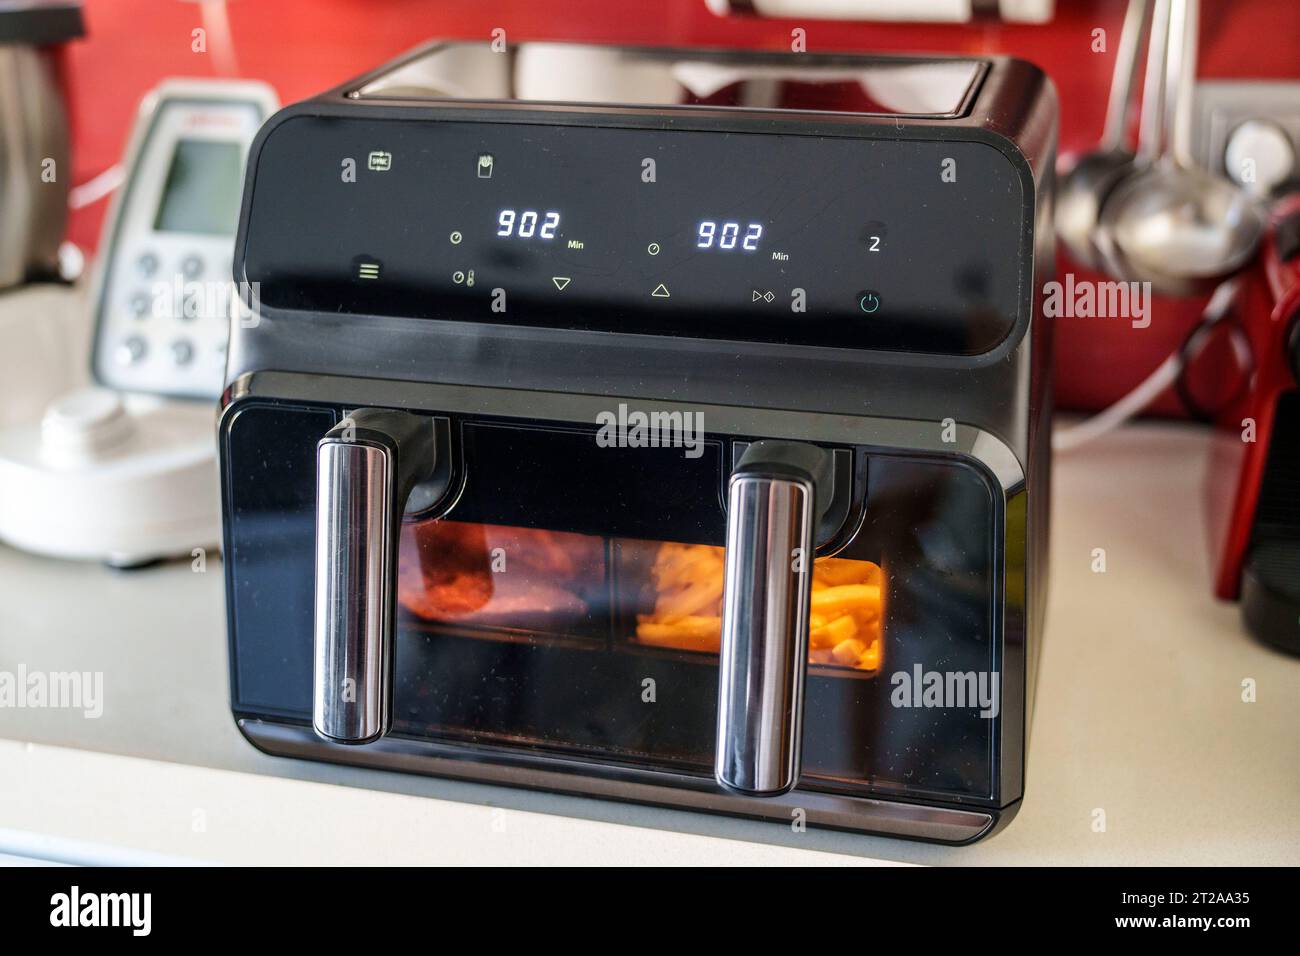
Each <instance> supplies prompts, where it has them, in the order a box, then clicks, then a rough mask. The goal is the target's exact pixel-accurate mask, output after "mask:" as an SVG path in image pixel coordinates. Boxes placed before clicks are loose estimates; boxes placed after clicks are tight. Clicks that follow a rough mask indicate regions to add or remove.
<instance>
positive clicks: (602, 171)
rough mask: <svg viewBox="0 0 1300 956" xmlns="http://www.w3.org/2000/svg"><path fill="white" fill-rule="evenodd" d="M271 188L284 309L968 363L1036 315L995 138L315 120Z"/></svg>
mask: <svg viewBox="0 0 1300 956" xmlns="http://www.w3.org/2000/svg"><path fill="white" fill-rule="evenodd" d="M349 164H351V166H349ZM349 169H352V170H353V172H352V173H351V174H349ZM256 177H257V178H256V188H255V192H254V202H253V206H252V208H251V213H250V222H249V229H248V237H247V245H246V248H245V250H244V254H245V272H246V275H247V278H248V279H249V280H251V281H258V282H260V283H261V301H262V302H263V303H264V304H266V305H269V306H272V307H276V308H291V309H309V310H314V311H322V312H330V313H337V312H345V313H355V314H358V315H366V314H371V315H374V314H379V315H401V316H416V317H427V318H437V319H452V320H463V321H474V322H490V323H499V324H507V325H529V326H551V327H557V328H571V329H584V330H601V331H609V332H634V333H644V334H657V335H671V336H691V337H702V338H715V339H736V340H749V341H764V342H780V343H792V344H808V345H824V346H832V347H851V348H881V349H908V350H917V351H927V352H950V353H951V352H955V353H959V354H973V353H978V352H982V351H986V350H988V349H990V348H992V347H993V346H994V345H996V344H997V343H998V342H999V341H1000V340H1001V339H1002V338H1004V337H1005V336H1006V335H1007V333H1008V332H1009V331H1010V330H1011V328H1012V326H1013V325H1014V324H1015V321H1016V317H1017V314H1018V312H1019V310H1020V309H1021V308H1022V291H1023V289H1024V282H1023V275H1022V270H1023V268H1024V265H1025V263H1027V262H1028V253H1027V250H1026V243H1027V241H1028V240H1027V237H1028V236H1029V235H1030V233H1031V230H1030V220H1031V217H1032V209H1031V208H1030V207H1031V205H1032V204H1030V207H1027V205H1026V201H1025V200H1026V197H1025V195H1024V191H1023V188H1022V185H1021V181H1020V179H1019V173H1018V171H1017V170H1016V169H1015V167H1014V166H1013V165H1012V164H1011V163H1010V161H1009V160H1008V159H1007V158H1006V157H1005V156H1004V155H1003V154H1002V153H1000V152H999V151H998V150H996V149H994V148H992V147H990V146H987V145H985V144H982V143H975V142H956V141H948V142H940V141H937V140H933V141H919V140H908V139H903V138H897V137H895V138H874V139H862V138H857V137H850V136H812V135H791V134H785V135H781V134H774V133H734V132H731V133H729V132H719V131H694V130H689V131H688V130H677V129H636V128H614V127H595V126H560V125H542V124H523V123H472V122H455V121H447V122H443V121H430V120H423V121H417V120H411V121H382V120H374V119H369V118H358V119H356V120H351V121H341V120H339V119H328V120H326V119H319V118H315V117H300V118H295V119H292V120H289V121H287V122H286V123H285V124H283V125H282V126H281V127H280V128H278V129H277V130H276V131H275V132H274V133H273V134H272V135H271V136H270V137H269V138H268V139H267V140H266V143H265V145H264V147H263V150H262V153H261V155H260V157H259V160H258V168H257V171H256Z"/></svg>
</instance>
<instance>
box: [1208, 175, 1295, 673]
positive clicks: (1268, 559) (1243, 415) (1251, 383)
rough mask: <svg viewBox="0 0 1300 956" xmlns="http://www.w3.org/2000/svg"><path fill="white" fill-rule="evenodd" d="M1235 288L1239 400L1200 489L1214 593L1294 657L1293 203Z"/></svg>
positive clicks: (1279, 214) (1285, 205) (1222, 420)
mask: <svg viewBox="0 0 1300 956" xmlns="http://www.w3.org/2000/svg"><path fill="white" fill-rule="evenodd" d="M1239 283H1240V289H1239V292H1238V294H1237V297H1236V303H1235V306H1234V309H1233V316H1232V318H1233V325H1232V326H1231V328H1232V331H1233V332H1235V333H1236V334H1237V336H1238V337H1239V338H1240V339H1241V340H1244V343H1245V349H1244V350H1242V351H1244V353H1245V355H1246V356H1247V360H1246V362H1245V363H1244V364H1243V366H1242V367H1241V368H1239V370H1238V376H1237V377H1239V378H1240V379H1241V380H1242V381H1244V383H1245V385H1246V393H1245V396H1244V398H1243V399H1241V400H1238V401H1234V402H1232V403H1231V404H1230V406H1229V409H1228V411H1227V412H1225V413H1222V414H1220V415H1219V416H1218V421H1219V434H1218V436H1217V437H1216V440H1215V443H1214V444H1213V446H1212V454H1211V466H1210V470H1209V472H1208V473H1207V481H1206V501H1207V506H1208V515H1209V529H1210V546H1211V554H1212V555H1213V557H1214V565H1213V566H1214V590H1215V593H1216V594H1217V595H1218V596H1219V597H1221V598H1224V599H1226V600H1236V599H1240V601H1241V609H1242V616H1243V619H1244V620H1245V623H1246V627H1247V628H1248V629H1249V630H1250V632H1251V633H1252V634H1254V635H1255V636H1256V637H1258V638H1259V639H1260V640H1262V641H1265V642H1266V643H1269V644H1272V645H1273V646H1275V647H1278V648H1281V649H1282V650H1285V651H1288V652H1289V653H1292V654H1300V391H1298V390H1297V383H1298V382H1300V196H1295V197H1291V198H1288V199H1285V200H1282V201H1280V202H1279V203H1278V205H1277V207H1276V208H1275V209H1274V212H1273V215H1272V218H1271V221H1270V224H1269V228H1268V231H1267V232H1266V234H1265V239H1264V243H1263V249H1262V253H1261V255H1260V258H1259V260H1258V262H1257V263H1256V264H1255V265H1254V266H1253V267H1252V268H1251V269H1250V270H1249V271H1247V272H1246V273H1244V274H1243V275H1242V276H1241V277H1240V279H1239ZM1224 377H1227V376H1224Z"/></svg>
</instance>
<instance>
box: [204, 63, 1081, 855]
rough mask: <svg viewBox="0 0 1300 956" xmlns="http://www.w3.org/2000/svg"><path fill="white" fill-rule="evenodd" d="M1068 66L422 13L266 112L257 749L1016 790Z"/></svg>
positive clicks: (828, 787) (963, 820)
mask: <svg viewBox="0 0 1300 956" xmlns="http://www.w3.org/2000/svg"><path fill="white" fill-rule="evenodd" d="M1055 137H1056V101H1055V95H1054V93H1053V90H1052V87H1051V85H1050V83H1049V82H1048V80H1047V79H1046V78H1045V77H1044V75H1043V74H1042V73H1041V72H1039V71H1038V70H1037V69H1035V68H1034V67H1032V66H1030V65H1028V64H1026V63H1022V62H1019V61H1015V60H1007V59H987V60H985V59H934V58H926V59H916V58H888V59H886V58H877V57H862V56H814V55H807V54H800V55H793V54H792V55H779V54H767V53H762V54H759V53H736V52H722V51H717V52H713V51H683V50H648V49H645V50H641V49H622V48H606V47H581V46H568V45H555V44H525V45H523V46H522V47H519V48H518V49H515V50H512V51H511V52H509V53H505V54H498V53H493V52H492V51H490V50H489V49H488V48H487V47H479V46H472V45H457V44H450V45H447V44H434V45H431V46H428V47H425V48H423V49H420V50H418V51H416V52H415V53H414V54H412V55H411V56H408V57H406V58H405V59H403V60H401V61H399V62H397V63H396V64H393V65H390V66H387V67H385V68H383V69H381V70H379V71H377V72H375V73H373V74H370V75H368V76H364V77H361V78H359V79H357V80H355V81H353V82H351V83H347V84H345V85H343V86H341V87H339V88H338V89H335V90H333V91H331V92H329V93H326V94H324V95H322V96H320V97H317V98H316V99H313V100H310V101H308V102H305V103H300V104H298V105H296V106H292V107H290V108H288V109H286V110H284V111H283V112H281V113H279V114H278V115H277V116H275V117H274V118H273V119H272V120H271V121H270V122H269V123H268V124H267V125H266V127H265V128H264V129H263V130H262V132H261V134H260V135H259V136H258V139H257V141H256V143H255V144H254V146H253V149H252V152H251V155H250V160H249V171H248V176H247V180H246V187H245V190H246V191H245V197H244V205H243V212H242V216H241V220H240V229H239V236H238V240H237V245H236V257H235V261H236V264H235V278H236V280H237V281H238V282H240V283H242V284H244V285H243V289H244V298H245V302H246V303H247V304H248V306H249V310H248V314H246V315H244V316H241V317H239V318H238V319H237V320H236V321H235V322H234V327H233V330H232V336H231V343H230V358H229V368H228V371H227V388H226V393H225V397H224V407H223V409H224V410H223V414H222V417H221V423H220V441H221V461H222V473H223V477H222V480H223V486H222V491H223V504H224V518H225V551H226V555H227V560H226V563H225V573H226V575H227V594H228V600H229V621H230V648H231V678H232V680H231V683H232V708H233V710H234V713H235V717H236V719H237V721H238V723H239V727H240V729H241V730H242V732H243V733H244V735H245V736H247V737H248V738H249V740H250V741H252V743H253V744H254V745H256V746H257V747H259V748H260V749H262V750H265V751H268V752H270V753H274V754H280V755H284V756H289V757H297V758H305V759H313V760H326V761H333V762H338V763H347V764H354V765H359V766H366V767H375V768H386V769H397V770H404V771H410V772H416V773H427V774H435V775H441V776H450V777H460V778H467V779H472V780H478V781H485V782H493V783H502V784H509V785H516V786H523V787H532V788H539V789H545V790H552V791H560V792H569V793H580V794H588V795H595V796H601V797H607V798H612V799H618V800H628V801H638V802H644V803H654V804H661V805H668V806H674V807H680V808H693V809H699V810H705V811H712V812H718V813H728V814H736V815H743V816H749V817H760V818H767V819H771V820H777V821H784V822H787V823H788V822H789V821H791V820H792V819H802V820H806V822H807V823H808V824H811V825H814V826H818V825H820V826H827V827H836V828H841V829H849V830H859V831H869V832H874V833H882V834H892V835H899V836H908V837H915V838H920V839H926V840H934V841H940V842H946V843H966V842H970V841H973V840H976V839H979V838H980V837H983V836H985V835H987V834H989V833H990V832H992V831H993V830H994V829H995V828H996V827H997V826H998V825H999V824H1000V823H1002V822H1004V821H1006V820H1008V819H1009V818H1010V817H1011V816H1012V815H1013V814H1014V812H1015V809H1016V807H1017V806H1018V805H1019V802H1020V799H1021V796H1022V793H1023V786H1024V758H1025V743H1026V735H1027V732H1028V722H1029V715H1030V710H1031V703H1032V700H1033V686H1034V673H1035V668H1036V663H1037V647H1038V638H1039V634H1040V632H1041V626H1042V611H1043V594H1044V584H1045V580H1046V547H1045V545H1046V537H1047V489H1048V455H1049V433H1048V417H1049V413H1050V405H1051V403H1050V381H1049V368H1050V341H1049V340H1050V336H1049V334H1048V329H1047V326H1046V325H1045V323H1044V321H1043V319H1042V318H1041V316H1040V314H1039V310H1038V295H1037V291H1038V290H1039V289H1041V288H1042V286H1043V283H1044V282H1045V281H1046V280H1047V279H1048V278H1050V273H1051V268H1052V264H1051V233H1050V229H1049V226H1048V223H1049V221H1050V216H1049V211H1050V205H1051V202H1050V200H1051V175H1052V173H1051V170H1052V163H1053V154H1054V149H1055Z"/></svg>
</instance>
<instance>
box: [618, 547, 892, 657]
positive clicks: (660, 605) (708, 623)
mask: <svg viewBox="0 0 1300 956" xmlns="http://www.w3.org/2000/svg"><path fill="white" fill-rule="evenodd" d="M650 573H651V578H652V580H653V583H654V588H655V603H654V613H653V614H638V615H637V627H636V637H637V640H638V641H639V642H640V643H642V644H647V645H652V646H654V647H669V648H675V649H678V650H687V651H702V652H707V653H713V654H716V653H718V650H719V648H720V646H721V643H722V574H723V552H722V549H721V548H715V547H712V546H710V545H703V544H675V543H671V542H665V543H663V544H661V545H660V546H659V551H658V553H657V554H656V556H655V561H654V565H653V567H652V568H651V572H650ZM882 584H883V575H882V574H881V570H880V566H879V565H877V564H874V563H872V562H870V561H851V560H847V559H843V558H818V559H817V561H816V562H815V563H814V564H813V584H812V616H811V618H810V619H809V648H808V660H809V662H810V663H814V664H832V665H840V666H843V667H849V668H853V669H855V670H863V671H875V670H878V669H879V668H880V660H881V652H882V648H883V640H882V634H881V618H882V611H881V588H882Z"/></svg>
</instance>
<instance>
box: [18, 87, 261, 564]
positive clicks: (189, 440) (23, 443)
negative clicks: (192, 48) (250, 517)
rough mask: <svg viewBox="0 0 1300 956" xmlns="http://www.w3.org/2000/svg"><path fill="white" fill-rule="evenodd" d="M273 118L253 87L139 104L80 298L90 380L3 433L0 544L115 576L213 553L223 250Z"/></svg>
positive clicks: (172, 92)
mask: <svg viewBox="0 0 1300 956" xmlns="http://www.w3.org/2000/svg"><path fill="white" fill-rule="evenodd" d="M276 106H277V102H276V98H275V94H274V92H273V91H272V90H271V89H270V88H269V87H267V86H266V85H265V84H262V83H256V82H251V81H229V80H221V81H215V80H168V81H166V82H164V83H163V84H162V85H160V86H159V87H158V88H157V89H156V90H155V91H154V92H153V93H151V94H150V95H149V96H148V97H146V98H145V100H144V102H143V103H142V105H141V109H140V113H139V116H138V119H137V122H136V126H135V129H134V130H133V132H132V135H131V139H130V142H129V145H128V147H127V152H126V156H125V159H124V165H125V167H126V170H127V173H126V180H125V182H124V184H123V185H122V187H121V188H120V190H119V192H118V194H117V196H116V197H115V198H114V201H113V205H112V208H111V210H110V212H109V216H108V218H107V220H106V222H105V227H104V238H103V240H102V241H101V244H100V261H99V263H98V266H97V270H96V278H95V281H94V287H93V291H92V300H93V305H92V308H93V319H94V321H93V328H94V331H93V335H92V343H91V345H90V362H89V364H90V372H91V374H92V375H93V377H94V379H95V381H96V383H97V384H96V385H94V386H89V387H83V388H79V389H77V390H74V391H71V392H68V393H66V394H64V395H61V396H58V397H56V398H54V399H53V400H52V401H50V403H49V404H48V406H47V407H45V409H44V411H43V414H41V415H40V416H39V418H37V417H29V418H27V419H26V420H24V421H21V422H17V423H11V424H9V425H8V427H6V428H4V429H3V430H0V539H2V540H4V541H6V542H8V543H9V544H12V545H14V546H16V547H20V548H23V549H25V550H29V551H34V552H38V553H42V554H50V555H54V556H56V557H64V558H81V559H91V560H102V561H106V562H108V563H110V564H113V565H117V566H124V567H125V566H134V565H138V564H142V563H147V562H149V561H152V560H155V559H157V558H160V557H168V556H173V555H180V554H190V553H191V551H192V550H193V549H195V548H208V547H215V546H216V545H217V543H218V539H219V537H220V514H219V510H218V498H219V496H218V492H217V463H216V447H215V445H214V443H213V441H212V402H213V401H215V399H216V397H217V395H218V394H219V392H220V389H221V382H222V375H223V372H224V365H225V348H226V339H227V334H228V333H227V328H228V325H229V322H230V315H231V305H232V302H235V301H238V300H237V297H235V296H234V294H233V293H232V291H231V285H232V283H231V280H230V275H231V249H232V245H233V239H234V231H235V223H236V220H237V216H238V208H239V196H240V190H241V185H242V180H243V169H244V163H245V161H246V157H247V152H248V146H249V143H250V142H251V140H252V137H253V134H254V133H255V132H256V130H257V129H258V127H259V126H260V125H261V123H262V121H263V120H264V119H265V118H266V117H267V116H268V115H270V113H272V112H273V111H274V110H275V108H276Z"/></svg>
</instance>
